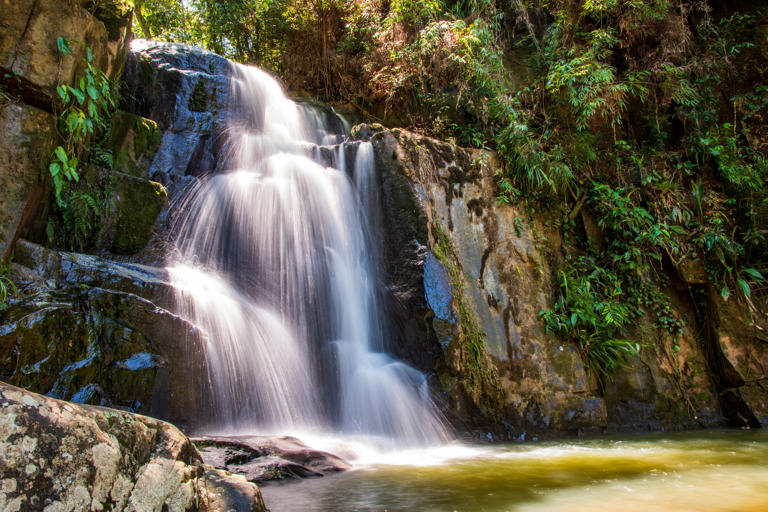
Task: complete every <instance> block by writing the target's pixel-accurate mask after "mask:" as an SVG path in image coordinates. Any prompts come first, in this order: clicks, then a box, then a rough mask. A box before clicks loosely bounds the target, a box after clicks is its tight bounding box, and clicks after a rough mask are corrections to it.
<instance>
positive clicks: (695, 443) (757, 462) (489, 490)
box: [262, 431, 768, 512]
mask: <svg viewBox="0 0 768 512" xmlns="http://www.w3.org/2000/svg"><path fill="white" fill-rule="evenodd" d="M367 459H368V460H367V461H366V460H358V462H357V469H355V470H353V471H349V472H347V473H343V474H338V475H332V476H326V477H323V478H317V479H309V480H303V481H299V482H287V483H271V484H265V485H262V493H263V496H264V500H265V502H266V504H267V506H268V507H269V510H270V511H272V512H287V511H291V512H295V511H302V512H310V511H312V512H319V511H334V512H346V511H388V512H393V511H430V512H431V511H449V512H450V511H457V512H467V511H472V512H505V511H510V512H529V511H560V512H565V511H568V512H575V511H579V512H582V511H590V512H591V511H621V512H633V511H642V512H656V511H675V512H681V511H686V512H693V511H695V512H705V511H706V512H726V511H728V512H758V511H768V432H766V431H709V432H701V433H699V432H697V433H682V434H671V435H654V436H643V437H625V438H600V439H590V440H578V441H568V442H551V443H528V444H514V445H498V446H491V447H477V448H468V447H462V446H453V447H443V448H437V449H432V450H424V451H411V452H402V453H401V454H399V455H395V454H388V455H385V456H384V458H379V459H378V460H377V458H376V457H370V456H369V457H367Z"/></svg>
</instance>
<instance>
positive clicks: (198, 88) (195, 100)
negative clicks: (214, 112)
mask: <svg viewBox="0 0 768 512" xmlns="http://www.w3.org/2000/svg"><path fill="white" fill-rule="evenodd" d="M208 96H209V93H208V88H207V87H206V86H205V80H204V79H203V78H199V79H198V80H197V83H196V84H195V88H194V90H193V91H192V94H191V95H190V96H189V105H188V106H189V110H191V111H192V112H205V111H207V110H208V103H209V101H208V99H209V98H208Z"/></svg>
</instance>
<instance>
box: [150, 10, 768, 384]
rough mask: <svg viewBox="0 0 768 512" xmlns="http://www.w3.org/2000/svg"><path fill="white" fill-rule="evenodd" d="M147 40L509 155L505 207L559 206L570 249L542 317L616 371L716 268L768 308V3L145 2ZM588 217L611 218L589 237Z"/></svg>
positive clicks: (719, 282) (720, 288)
mask: <svg viewBox="0 0 768 512" xmlns="http://www.w3.org/2000/svg"><path fill="white" fill-rule="evenodd" d="M136 3H137V6H138V7H139V14H140V16H138V19H139V22H140V23H139V24H140V28H139V29H138V30H137V32H139V33H140V34H142V33H143V34H144V35H151V36H152V37H155V38H159V39H167V40H178V41H184V42H188V43H192V44H197V45H201V46H205V47H208V48H210V49H212V50H214V51H217V52H219V53H223V54H224V55H226V56H228V57H231V58H233V59H236V60H239V61H243V62H249V63H254V64H257V65H261V66H263V67H266V68H268V69H271V70H272V71H273V72H275V73H276V74H278V75H279V76H280V77H281V78H282V79H283V81H284V82H285V83H286V85H287V86H288V87H289V88H290V89H292V90H294V91H295V92H301V93H305V94H309V95H314V96H318V97H320V98H321V99H323V100H326V101H336V102H343V103H345V104H347V105H350V106H352V107H354V108H355V109H356V110H357V111H358V112H359V113H360V114H361V115H362V116H363V117H365V118H367V119H372V120H381V121H383V122H384V123H385V124H388V125H403V126H408V127H411V128H412V129H416V130H419V131H422V132H425V133H428V134H431V135H434V136H437V137H441V138H447V139H450V140H454V141H455V142H456V143H457V144H462V145H471V146H481V147H487V148H491V149H496V150H497V151H498V152H499V154H500V155H501V156H502V158H503V160H504V163H505V167H504V171H503V172H502V173H501V174H500V175H499V192H498V195H499V200H500V201H502V202H508V203H513V202H514V203H523V204H527V205H529V207H530V208H533V209H536V208H542V207H547V208H550V209H551V208H552V207H556V208H559V209H560V210H561V211H562V215H561V219H562V220H561V221H560V223H561V228H562V231H563V234H564V236H565V238H566V240H567V241H568V243H567V244H566V247H567V250H568V251H569V252H571V253H573V254H569V256H570V257H569V258H567V261H568V262H569V263H567V264H566V265H565V267H564V268H562V269H561V270H560V271H559V272H558V284H559V289H560V292H561V294H560V296H559V297H558V298H555V303H554V307H553V308H552V309H551V310H548V311H544V312H542V316H543V320H544V322H545V324H546V326H547V328H548V329H549V330H552V331H555V332H557V333H559V334H560V335H561V336H563V337H565V338H569V339H572V340H573V341H574V342H576V343H578V345H579V346H580V348H581V350H582V351H583V352H584V354H585V355H586V356H587V358H588V360H589V361H590V363H591V364H592V366H593V367H595V368H596V369H598V370H600V371H601V372H604V373H606V374H608V373H610V371H611V370H612V369H613V368H614V367H615V366H616V365H617V364H620V362H621V361H622V360H623V359H624V358H625V357H626V356H627V355H630V354H632V353H634V352H636V351H637V350H638V349H639V346H638V345H637V344H636V343H634V342H630V341H628V338H629V337H631V336H630V334H629V333H628V326H629V325H630V324H631V323H632V320H633V319H635V318H636V317H638V316H639V315H641V314H642V313H643V312H646V313H650V314H653V315H654V317H655V319H656V323H657V325H658V327H659V328H661V329H664V330H666V331H667V332H668V333H669V334H670V336H671V337H673V338H674V337H675V336H677V335H679V334H680V330H681V322H680V320H679V319H677V318H676V317H674V315H672V314H671V313H670V305H669V302H668V299H667V297H666V295H665V294H664V293H663V289H664V288H665V287H666V286H667V282H668V277H667V275H668V274H669V273H670V272H671V271H673V270H674V269H675V268H676V267H680V266H681V265H693V266H694V267H696V266H699V267H700V268H701V269H703V270H702V272H706V280H707V281H708V282H709V283H711V284H712V285H713V286H714V287H715V289H716V290H717V292H718V293H720V294H721V295H722V297H723V298H726V299H728V298H729V297H732V296H736V297H737V298H738V300H742V301H744V302H745V303H746V304H747V305H748V307H749V308H751V310H752V311H753V312H755V313H757V312H758V311H759V310H761V309H762V308H763V305H762V304H763V302H764V298H761V297H764V296H765V291H766V284H765V281H764V278H763V275H764V274H765V273H766V271H767V270H768V188H767V187H766V174H767V173H768V160H766V154H765V149H766V138H765V135H766V134H765V123H764V122H763V120H764V116H765V115H766V106H768V94H766V92H767V91H768V83H766V76H765V73H766V69H765V66H764V63H765V58H766V52H768V47H767V46H766V43H765V41H764V39H765V37H766V27H767V26H768V18H767V17H766V10H765V9H763V8H760V7H759V6H755V5H753V4H749V3H719V4H716V3H715V2H711V1H707V0H681V1H678V2H670V1H669V0H648V1H643V0H583V1H582V0H499V1H497V2H492V1H490V0H459V1H450V0H449V1H441V0H391V1H383V0H357V1H345V0H234V1H226V2H225V1H221V0H193V1H191V2H185V3H182V2H180V1H179V0H143V1H137V2H136ZM583 216H587V217H588V219H587V220H584V221H583V222H588V221H589V222H592V220H591V219H594V223H596V225H597V226H598V227H599V232H600V236H599V237H594V236H588V235H587V233H586V231H585V229H584V228H583V223H582V222H579V220H580V218H582V217H583Z"/></svg>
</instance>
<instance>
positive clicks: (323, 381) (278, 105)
mask: <svg viewBox="0 0 768 512" xmlns="http://www.w3.org/2000/svg"><path fill="white" fill-rule="evenodd" d="M231 83H232V91H231V102H232V107H231V112H230V124H229V129H228V133H227V142H226V148H225V151H224V156H223V158H222V159H221V160H220V162H219V164H218V169H217V171H216V172H215V173H214V174H213V175H212V176H210V177H208V178H205V179H202V180H200V181H199V182H198V183H197V184H196V185H195V186H194V188H193V189H192V190H191V191H190V192H189V193H188V194H187V196H186V198H185V199H184V201H183V203H182V204H181V207H180V208H179V210H180V212H181V213H180V218H179V221H178V226H177V238H176V240H177V242H176V245H177V249H178V250H177V251H175V256H174V261H173V266H172V267H171V268H170V272H171V276H172V280H173V283H174V285H175V287H176V289H177V290H178V298H179V304H180V306H179V307H180V314H181V315H183V316H184V317H186V318H188V319H189V320H191V321H192V322H193V323H195V324H196V325H197V326H199V327H200V328H201V329H202V330H204V331H205V332H206V333H207V335H208V339H209V343H208V347H207V362H208V368H209V373H210V375H209V377H210V378H209V380H210V386H211V391H212V398H213V401H214V404H213V407H214V409H215V410H214V413H213V416H214V417H215V418H216V422H215V424H214V425H211V426H210V427H209V428H213V429H216V430H219V431H221V430H229V431H232V430H240V431H243V430H248V431H250V432H253V431H254V430H257V431H261V432H267V431H271V432H287V431H296V430H313V431H333V432H339V433H342V434H353V435H364V436H373V437H379V438H384V439H388V440H390V441H391V446H396V447H402V446H416V445H425V444H435V443H440V442H444V441H446V440H447V439H448V437H449V436H448V433H447V429H446V428H445V427H444V425H443V422H442V421H441V419H440V418H439V414H438V413H437V412H436V410H435V408H434V407H433V405H432V402H431V400H430V399H429V394H428V390H427V384H426V379H425V377H424V375H422V374H421V373H420V372H418V371H417V370H415V369H413V368H411V367H410V366H408V365H406V364H404V363H402V362H399V361H396V360H394V359H393V358H392V357H390V356H388V355H387V354H386V353H385V352H384V350H385V340H384V334H383V328H382V319H381V318H380V315H379V310H380V308H379V306H378V304H377V302H378V299H377V274H376V272H377V260H376V258H375V256H372V253H375V251H372V250H371V243H372V239H373V235H372V233H371V231H372V230H370V229H369V227H368V226H369V225H370V224H369V222H370V221H371V220H375V219H377V218H378V216H379V215H380V213H379V208H378V201H377V196H376V187H375V168H374V163H373V152H372V147H371V145H370V143H365V142H363V143H357V142H356V143H344V142H343V141H342V139H343V138H344V135H345V133H344V132H345V131H346V128H345V126H344V125H343V124H342V122H341V121H340V120H339V118H338V117H336V118H334V119H330V121H331V122H330V123H329V122H327V121H326V122H324V121H323V117H322V116H321V115H319V114H318V111H316V110H313V109H311V108H308V107H302V106H300V105H298V104H296V103H294V102H292V101H290V100H289V99H287V98H286V97H285V95H284V94H283V91H282V90H281V88H280V86H279V85H278V84H277V82H275V81H274V80H273V79H272V78H271V77H270V76H269V75H267V74H265V73H264V72H262V71H260V70H258V69H256V68H250V67H245V66H240V65H233V76H232V82H231ZM333 124H336V125H337V126H336V128H334V127H333V126H332V125H333ZM355 149H356V151H355V154H354V158H352V156H351V155H352V152H353V150H355ZM348 160H349V161H348ZM349 163H352V165H348V164H349ZM326 165H332V166H333V167H326Z"/></svg>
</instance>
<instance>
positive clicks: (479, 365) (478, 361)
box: [432, 222, 503, 416]
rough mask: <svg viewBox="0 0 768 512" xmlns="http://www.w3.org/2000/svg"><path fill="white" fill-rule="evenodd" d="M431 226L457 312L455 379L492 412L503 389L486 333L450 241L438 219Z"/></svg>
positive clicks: (433, 248)
mask: <svg viewBox="0 0 768 512" xmlns="http://www.w3.org/2000/svg"><path fill="white" fill-rule="evenodd" d="M432 226H433V230H432V232H433V235H434V238H435V244H434V246H433V247H432V251H433V252H434V254H435V256H436V257H437V259H438V260H439V261H440V263H441V264H442V265H443V267H445V268H446V269H447V271H448V274H449V276H450V278H451V285H452V286H453V290H454V293H453V300H454V307H455V309H456V310H458V313H459V335H458V336H457V338H456V341H455V342H454V343H456V344H457V346H456V348H457V349H458V350H457V351H456V352H457V353H456V354H455V356H454V357H455V358H457V359H458V360H455V361H454V368H455V369H456V370H457V372H458V382H459V383H460V384H461V385H462V387H463V388H464V389H465V391H466V392H467V393H468V394H469V395H470V396H472V397H473V399H474V400H475V401H476V402H479V405H480V406H481V407H482V408H483V409H484V411H485V413H486V415H488V416H495V415H496V413H497V412H498V411H499V409H500V408H501V405H502V396H503V393H502V390H501V388H500V386H499V378H498V375H497V372H496V368H495V367H494V366H493V363H492V362H491V360H490V357H489V356H488V354H487V352H486V350H485V333H484V332H483V330H482V329H481V328H480V327H479V325H478V322H477V320H476V319H475V315H474V313H473V311H472V310H471V308H470V307H469V306H468V304H467V300H466V298H465V284H464V283H465V276H464V272H463V271H462V270H461V267H460V265H459V263H458V258H457V256H456V249H455V247H454V246H453V242H452V240H451V239H450V237H449V236H448V234H447V233H446V232H445V231H444V230H443V229H442V226H440V224H439V223H437V222H435V223H433V225H432ZM452 345H453V344H452ZM441 383H442V381H441Z"/></svg>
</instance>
